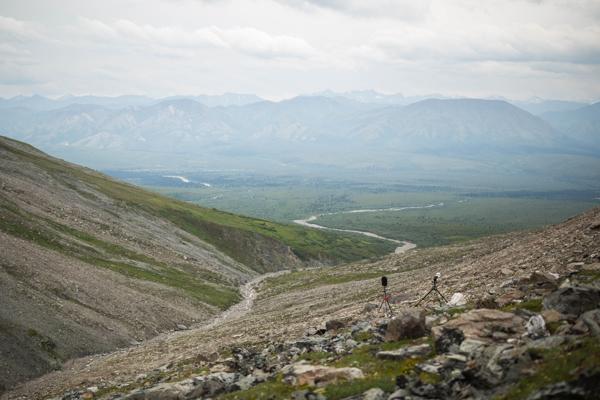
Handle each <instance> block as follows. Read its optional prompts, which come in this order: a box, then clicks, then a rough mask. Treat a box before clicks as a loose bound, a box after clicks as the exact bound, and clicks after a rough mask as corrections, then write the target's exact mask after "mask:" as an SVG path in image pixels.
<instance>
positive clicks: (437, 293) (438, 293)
mask: <svg viewBox="0 0 600 400" xmlns="http://www.w3.org/2000/svg"><path fill="white" fill-rule="evenodd" d="M437 280H438V276H437V275H436V276H434V277H433V286H432V287H431V289H429V292H427V294H426V295H425V296H423V297H422V298H421V300H419V301H418V302H417V304H416V306H417V307H418V306H419V304H421V302H422V301H423V300H425V299H426V298H427V296H429V295H430V294H431V293H435V294H436V295H437V296H438V301H439V302H440V306H441V305H443V303H442V299H443V300H444V303H447V302H448V300H446V298H445V297H444V295H443V294H441V293H440V291H439V290H438V288H437ZM440 297H441V298H440Z"/></svg>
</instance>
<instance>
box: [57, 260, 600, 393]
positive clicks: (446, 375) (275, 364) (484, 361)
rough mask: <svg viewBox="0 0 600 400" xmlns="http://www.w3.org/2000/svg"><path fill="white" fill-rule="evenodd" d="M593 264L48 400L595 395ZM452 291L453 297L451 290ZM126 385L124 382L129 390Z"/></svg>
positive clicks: (369, 312) (598, 272) (597, 345)
mask: <svg viewBox="0 0 600 400" xmlns="http://www.w3.org/2000/svg"><path fill="white" fill-rule="evenodd" d="M598 278H600V263H592V264H583V263H573V264H570V265H569V266H568V273H567V274H565V275H563V276H557V275H556V274H551V273H542V272H536V273H533V274H531V275H530V276H529V277H528V278H527V279H522V280H518V281H515V280H508V281H507V282H506V283H505V286H506V287H507V288H510V290H509V291H507V292H506V294H505V295H503V296H500V297H496V298H492V297H486V298H481V299H479V300H478V301H477V303H476V304H460V301H459V304H458V305H453V306H448V305H444V306H437V307H429V308H401V309H399V310H398V311H397V312H396V314H395V315H394V316H393V317H392V318H380V317H377V316H376V314H377V308H378V307H377V305H375V304H368V305H367V306H366V307H365V315H364V318H361V319H358V320H353V321H341V320H329V321H327V323H326V324H325V325H324V326H322V327H313V328H309V329H308V330H307V331H306V333H305V335H304V337H302V338H299V339H295V340H289V341H277V342H271V343H266V344H265V345H264V346H260V347H256V346H252V347H241V346H240V347H234V348H231V349H230V352H228V353H224V354H217V353H212V354H208V355H206V356H205V357H200V358H199V359H198V360H196V367H197V368H199V369H200V370H201V371H202V373H199V374H197V375H196V376H193V377H190V378H187V379H184V380H179V381H175V382H173V376H176V375H177V372H178V367H177V366H176V365H173V364H169V365H165V366H164V367H163V368H160V369H157V370H155V371H153V372H151V373H149V374H142V375H140V376H138V377H137V379H136V381H135V382H132V383H131V384H130V385H121V386H117V387H111V386H108V385H103V386H96V387H89V388H86V389H81V390H74V391H71V392H68V393H65V394H64V395H62V396H59V397H57V398H59V399H92V398H95V397H102V398H111V399H116V398H122V399H128V400H151V399H152V400H179V399H197V398H231V399H238V398H239V399H254V398H265V399H267V398H273V399H275V398H293V399H340V398H346V399H365V400H366V399H369V400H376V399H378V400H379V399H389V400H392V399H469V398H474V399H477V398H499V399H515V398H526V399H537V400H541V399H562V398H569V399H588V398H589V399H591V398H597V397H596V396H597V394H598V393H600V341H599V339H600V308H599V307H600V281H599V280H598ZM459 297H460V296H455V298H459ZM136 386H137V388H135V389H131V388H132V387H136Z"/></svg>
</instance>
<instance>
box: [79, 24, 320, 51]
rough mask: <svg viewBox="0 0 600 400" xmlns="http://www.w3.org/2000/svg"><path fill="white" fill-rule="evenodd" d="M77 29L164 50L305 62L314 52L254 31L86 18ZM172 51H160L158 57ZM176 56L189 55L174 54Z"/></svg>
mask: <svg viewBox="0 0 600 400" xmlns="http://www.w3.org/2000/svg"><path fill="white" fill-rule="evenodd" d="M80 29H81V30H82V31H83V33H84V34H88V35H91V36H92V37H94V38H96V39H102V40H125V41H127V42H130V43H137V44H141V45H148V46H162V47H165V48H169V47H171V48H202V47H207V46H208V47H217V48H225V49H231V50H235V51H239V52H241V53H244V54H247V55H251V56H255V57H263V58H307V57H311V56H315V55H316V54H317V52H316V50H315V49H314V48H313V47H312V46H311V45H310V44H308V43H307V42H306V41H305V40H303V39H301V38H297V37H293V36H287V35H270V34H268V33H266V32H264V31H260V30H258V29H255V28H248V27H237V28H230V29H224V28H218V27H216V26H209V27H202V28H199V29H195V30H185V29H182V28H180V27H173V26H162V27H156V26H153V25H148V24H146V25H138V24H136V23H134V22H132V21H129V20H124V19H121V20H118V21H115V22H113V23H104V22H101V21H98V20H93V19H89V18H84V17H81V18H80ZM171 51H172V50H166V49H163V50H161V51H160V52H161V53H167V54H168V53H169V52H171ZM178 54H179V55H184V54H187V55H191V53H185V52H178Z"/></svg>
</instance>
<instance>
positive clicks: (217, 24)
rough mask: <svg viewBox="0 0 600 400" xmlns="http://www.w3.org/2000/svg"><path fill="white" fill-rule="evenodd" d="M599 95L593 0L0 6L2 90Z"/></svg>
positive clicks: (117, 1) (179, 0) (190, 0)
mask: <svg viewBox="0 0 600 400" xmlns="http://www.w3.org/2000/svg"><path fill="white" fill-rule="evenodd" d="M325 89H332V90H335V91H350V90H362V89H375V90H378V91H381V92H384V93H402V94H404V95H415V94H431V93H440V94H445V95H453V96H470V97H488V96H504V97H508V98H513V99H526V98H529V97H533V96H539V97H544V98H559V99H579V100H588V101H589V100H597V99H600V0H581V1H578V0H498V1H492V0H490V1H484V0H472V1H471V0H453V1H450V0H431V1H428V0H415V1H406V0H364V1H358V0H102V1H91V0H89V1H88V0H85V1H83V0H44V1H40V0H14V1H13V0H2V1H1V2H0V96H4V97H7V96H13V95H17V94H33V93H39V94H44V95H51V96H57V95H63V94H66V93H72V94H98V95H120V94H145V95H150V96H166V95H173V94H220V93H224V92H244V93H256V94H258V95H260V96H263V97H267V98H271V99H280V98H284V97H290V96H293V95H297V94H301V93H312V92H317V91H321V90H325Z"/></svg>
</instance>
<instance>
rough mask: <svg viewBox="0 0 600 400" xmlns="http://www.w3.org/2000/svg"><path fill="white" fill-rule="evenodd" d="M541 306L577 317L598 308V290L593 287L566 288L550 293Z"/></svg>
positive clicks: (599, 300)
mask: <svg viewBox="0 0 600 400" xmlns="http://www.w3.org/2000/svg"><path fill="white" fill-rule="evenodd" d="M543 304H544V308H545V309H555V310H557V311H559V312H560V313H562V314H567V315H571V316H576V317H577V316H579V315H581V314H583V313H584V312H586V311H590V310H593V309H595V308H598V305H599V304H600V289H598V288H596V287H593V286H567V287H564V288H560V289H558V290H556V291H554V292H552V293H550V294H549V295H548V296H546V298H544V301H543Z"/></svg>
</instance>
